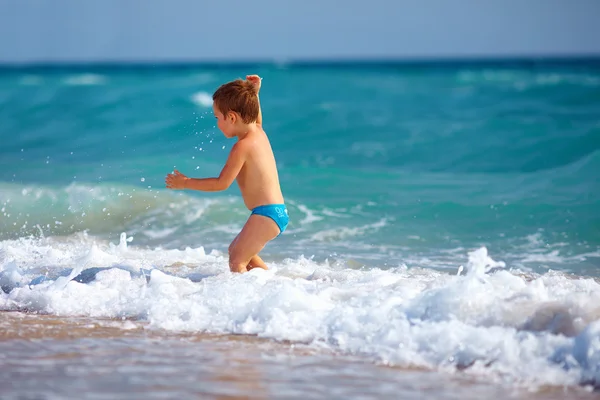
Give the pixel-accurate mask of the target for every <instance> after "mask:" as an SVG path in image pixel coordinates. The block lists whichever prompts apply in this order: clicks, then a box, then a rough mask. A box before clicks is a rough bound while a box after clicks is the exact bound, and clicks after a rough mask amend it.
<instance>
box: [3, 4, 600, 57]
mask: <svg viewBox="0 0 600 400" xmlns="http://www.w3.org/2000/svg"><path fill="white" fill-rule="evenodd" d="M598 21H600V0H369V1H364V0H363V1H359V0H295V1H291V0H254V1H241V0H227V1H215V0H97V1H91V0H90V1H83V0H0V63H36V62H43V63H45V62H90V61H92V62H94V61H108V62H114V61H129V62H136V61H200V62H201V61H218V60H253V59H269V60H281V61H285V60H294V59H336V58H352V59H361V58H378V59H381V58H394V59H398V58H399V59H414V58H417V59H421V58H440V57H452V58H461V57H468V58H481V57H490V56H491V57H504V56H508V57H515V56H517V57H520V56H534V57H540V56H573V55H575V56H576V55H590V54H591V55H600V39H598V38H600V23H599V22H598Z"/></svg>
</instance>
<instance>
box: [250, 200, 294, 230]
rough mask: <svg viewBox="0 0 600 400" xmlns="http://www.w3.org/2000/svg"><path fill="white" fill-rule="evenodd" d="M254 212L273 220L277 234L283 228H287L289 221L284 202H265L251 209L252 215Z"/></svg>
mask: <svg viewBox="0 0 600 400" xmlns="http://www.w3.org/2000/svg"><path fill="white" fill-rule="evenodd" d="M254 214H256V215H262V216H263V217H268V218H271V219H272V220H273V221H275V223H276V224H277V226H278V227H279V235H281V234H282V233H283V231H285V228H287V226H288V223H289V222H290V218H289V217H288V211H287V208H286V207H285V204H267V205H264V206H258V207H256V208H254V209H253V210H252V215H254ZM279 235H277V236H279Z"/></svg>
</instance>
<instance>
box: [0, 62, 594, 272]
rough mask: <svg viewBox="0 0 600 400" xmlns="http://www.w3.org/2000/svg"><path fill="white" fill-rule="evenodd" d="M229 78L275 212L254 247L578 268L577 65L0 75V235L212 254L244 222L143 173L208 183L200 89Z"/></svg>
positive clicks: (580, 82) (586, 148) (582, 109)
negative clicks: (258, 107) (257, 96)
mask: <svg viewBox="0 0 600 400" xmlns="http://www.w3.org/2000/svg"><path fill="white" fill-rule="evenodd" d="M247 73H258V74H260V75H261V76H262V77H263V78H264V81H263V83H264V86H263V89H262V96H261V98H262V105H263V110H264V116H265V122H264V125H265V129H266V131H267V133H268V134H269V136H270V138H271V141H272V144H273V148H274V151H275V153H276V157H277V161H278V164H279V168H280V174H281V181H282V186H283V190H284V194H285V196H286V200H287V201H288V203H289V204H290V208H291V218H292V220H291V225H290V228H289V231H288V232H287V234H286V235H284V236H283V237H282V238H280V239H278V241H276V242H274V243H273V244H272V245H270V246H269V247H267V249H265V254H267V255H270V256H272V257H275V258H276V259H278V258H279V259H281V258H285V257H298V256H300V255H304V256H306V257H311V256H314V257H316V258H317V259H330V260H332V259H333V260H338V261H341V262H348V261H351V262H355V263H356V264H352V265H364V266H366V267H367V268H368V267H384V268H385V267H386V266H388V267H389V266H398V265H403V264H404V265H408V266H422V267H441V268H446V267H448V268H456V267H458V265H460V264H461V263H463V262H464V260H465V259H466V251H467V250H470V249H474V248H478V247H480V246H485V247H486V248H487V249H488V251H489V252H490V254H492V255H494V256H495V257H496V258H499V259H502V260H504V261H506V262H508V263H509V264H510V266H511V267H516V268H522V269H531V270H535V271H544V270H547V269H549V268H550V269H559V270H567V271H571V272H574V273H576V274H596V270H597V267H598V266H599V257H600V178H599V173H598V171H600V65H598V63H596V62H588V63H585V62H582V63H574V64H571V65H552V64H548V65H546V64H535V65H503V64H498V65H493V64H492V65H489V64H485V65H476V64H475V65H451V64H450V65H434V64H432V65H422V66H421V65H417V66H411V65H402V64H394V63H390V64H385V63H384V64H373V65H369V64H366V65H360V64H343V63H342V64H333V65H325V64H323V65H293V64H292V65H268V64H261V65H247V66H236V65H223V66H218V65H215V66H187V67H181V66H180V67H176V66H173V67H169V66H160V67H151V66H146V67H134V66H129V67H127V66H121V67H118V66H115V67H74V68H68V67H64V68H60V67H59V68H31V69H25V70H22V69H21V70H20V69H4V70H1V71H0V126H1V127H2V129H1V130H0V140H1V142H2V146H1V147H0V205H1V206H2V208H1V209H2V214H0V215H1V216H2V218H1V219H0V238H2V239H14V238H17V237H22V236H27V235H32V234H33V235H40V234H42V235H45V236H51V235H69V234H73V233H75V232H79V231H84V230H85V231H87V232H88V233H89V234H91V235H96V236H98V237H104V238H107V239H114V240H116V239H115V238H117V237H118V235H119V234H120V233H121V232H127V233H128V234H131V235H133V236H134V243H135V244H136V245H140V246H163V247H167V248H184V247H186V246H191V247H197V246H199V245H201V246H204V247H205V248H206V249H207V250H208V249H218V250H223V249H225V248H226V246H227V244H228V243H229V241H230V240H231V239H232V237H233V236H234V234H235V231H236V230H237V229H239V228H240V227H241V225H242V223H243V222H244V220H245V218H246V216H247V211H246V210H244V208H243V205H242V202H241V199H239V197H238V195H239V192H238V191H237V188H236V187H233V186H232V188H230V190H229V191H227V192H224V193H219V194H205V193H192V192H185V193H173V192H167V191H166V190H165V189H164V183H163V182H164V177H165V175H166V174H167V173H168V172H170V171H171V170H172V169H173V168H174V167H177V168H178V169H179V170H181V171H183V172H184V173H186V174H188V175H191V176H195V177H206V176H214V175H216V174H218V172H219V171H220V168H221V166H222V164H223V163H224V161H225V158H226V155H227V151H228V150H229V149H230V148H231V146H232V144H233V143H232V141H231V140H227V139H225V138H224V136H223V135H222V134H221V133H220V132H218V130H217V129H216V127H215V124H214V119H213V117H212V113H211V108H210V105H211V100H210V96H211V95H212V92H213V91H214V90H215V89H216V87H218V85H219V84H220V83H222V82H225V81H228V80H231V79H235V78H237V77H241V76H245V75H246V74H247ZM234 186H235V185H234ZM209 200H210V202H207V201H209ZM213 201H214V202H213ZM200 210H202V215H201V216H199V215H197V216H196V217H195V216H194V215H196V214H198V213H200Z"/></svg>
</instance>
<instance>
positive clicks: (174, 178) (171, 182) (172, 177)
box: [165, 170, 190, 189]
mask: <svg viewBox="0 0 600 400" xmlns="http://www.w3.org/2000/svg"><path fill="white" fill-rule="evenodd" d="M188 179H190V178H188V177H187V176H185V175H184V174H182V173H181V172H179V171H177V170H175V172H173V173H172V174H169V175H167V177H166V178H165V183H166V184H167V188H169V189H185V182H186V181H187V180H188Z"/></svg>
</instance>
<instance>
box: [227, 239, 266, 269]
mask: <svg viewBox="0 0 600 400" xmlns="http://www.w3.org/2000/svg"><path fill="white" fill-rule="evenodd" d="M238 237H240V235H239V234H238V235H237V236H236V237H235V239H233V241H232V242H231V244H230V245H229V249H228V252H229V257H230V258H231V251H232V250H233V248H234V246H235V244H236V243H237V240H238ZM253 268H262V269H265V270H267V269H269V268H268V267H267V264H265V262H264V261H263V259H262V258H260V256H259V255H258V254H256V255H255V256H253V257H252V258H251V259H250V262H249V263H248V265H247V266H246V269H247V270H248V271H250V270H251V269H253Z"/></svg>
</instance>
